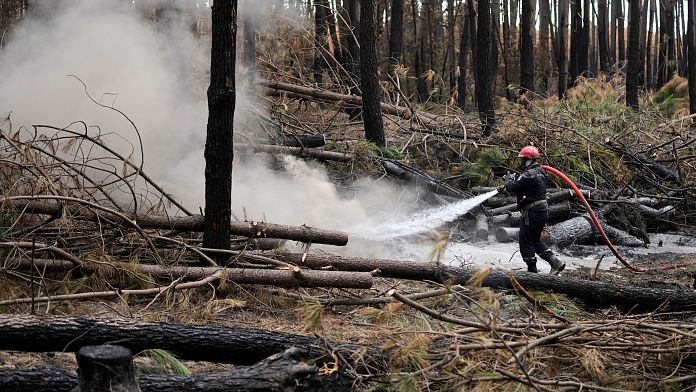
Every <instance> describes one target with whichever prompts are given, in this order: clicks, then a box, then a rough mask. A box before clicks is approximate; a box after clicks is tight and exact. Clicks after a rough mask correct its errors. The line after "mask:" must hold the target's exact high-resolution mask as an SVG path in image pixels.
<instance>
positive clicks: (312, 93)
mask: <svg viewBox="0 0 696 392" xmlns="http://www.w3.org/2000/svg"><path fill="white" fill-rule="evenodd" d="M259 84H260V85H261V86H264V87H266V88H269V89H271V90H275V91H288V92H292V93H296V94H300V95H302V96H304V97H311V98H315V99H319V100H322V101H327V102H330V103H334V104H335V103H337V102H344V103H347V104H351V105H355V106H362V97H361V96H359V95H347V94H339V93H335V92H332V91H328V90H324V89H320V88H316V87H305V86H298V85H295V84H290V83H283V82H277V81H274V80H260V81H259ZM380 106H381V109H382V111H383V112H384V113H387V114H391V115H395V116H399V117H401V118H404V119H406V120H410V119H414V120H420V122H421V123H423V125H424V126H426V127H432V126H434V125H435V124H431V123H433V122H435V123H438V122H439V120H440V119H439V118H438V116H436V115H433V114H429V113H424V112H418V111H412V110H411V109H409V108H407V107H403V106H396V105H392V104H388V103H384V102H381V103H380Z"/></svg>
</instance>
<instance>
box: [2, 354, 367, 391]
mask: <svg viewBox="0 0 696 392" xmlns="http://www.w3.org/2000/svg"><path fill="white" fill-rule="evenodd" d="M296 351H297V350H296V349H289V350H286V351H285V352H283V353H281V354H279V355H274V356H272V357H270V358H267V359H265V360H263V361H261V362H259V363H257V364H254V365H251V366H239V367H235V368H234V369H232V370H230V371H227V372H220V373H207V374H194V375H190V376H174V375H144V376H140V377H138V379H137V381H138V384H139V386H140V391H142V392H159V391H172V392H177V391H180V392H216V391H220V392H223V391H239V392H261V391H296V390H298V388H299V389H301V390H303V391H327V390H330V391H350V390H352V385H353V383H354V380H353V379H352V378H350V377H348V376H347V375H346V374H345V372H343V371H339V372H336V373H334V374H332V375H317V374H316V373H317V368H316V366H309V365H307V364H305V363H303V362H302V361H301V358H298V357H297V355H296V353H295V352H296ZM77 385H78V378H77V377H76V376H75V375H73V374H72V373H69V372H66V371H64V370H60V369H53V368H41V369H17V370H14V369H13V370H10V369H5V370H3V371H2V372H0V390H3V391H5V390H6V391H13V392H71V391H72V389H73V388H74V387H75V386H77Z"/></svg>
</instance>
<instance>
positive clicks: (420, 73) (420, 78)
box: [412, 0, 428, 102]
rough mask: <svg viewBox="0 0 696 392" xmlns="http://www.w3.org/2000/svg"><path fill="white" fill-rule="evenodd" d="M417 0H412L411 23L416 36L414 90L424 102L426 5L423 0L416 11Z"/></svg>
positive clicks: (420, 100) (425, 95) (419, 99)
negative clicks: (421, 7) (421, 6)
mask: <svg viewBox="0 0 696 392" xmlns="http://www.w3.org/2000/svg"><path fill="white" fill-rule="evenodd" d="M417 3H418V1H417V0H413V2H412V4H413V23H414V26H415V27H414V30H413V32H414V34H415V37H416V55H415V67H414V68H415V72H416V92H417V93H418V102H425V101H426V100H427V99H428V85H427V83H426V80H425V67H426V66H427V64H426V60H425V59H426V55H425V45H426V38H425V32H426V29H425V24H426V20H425V14H424V13H425V7H426V6H427V0H424V4H423V10H421V11H418V5H417Z"/></svg>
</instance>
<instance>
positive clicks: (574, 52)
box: [568, 0, 582, 85]
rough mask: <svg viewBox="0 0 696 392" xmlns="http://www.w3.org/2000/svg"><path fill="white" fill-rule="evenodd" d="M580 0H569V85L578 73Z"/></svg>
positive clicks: (580, 25) (580, 20) (580, 29)
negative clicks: (570, 16)
mask: <svg viewBox="0 0 696 392" xmlns="http://www.w3.org/2000/svg"><path fill="white" fill-rule="evenodd" d="M581 1H582V0H571V6H570V8H571V15H572V19H571V20H570V64H569V67H568V74H569V78H570V80H569V81H568V82H569V83H570V84H571V85H572V84H573V83H575V78H577V77H578V75H579V74H580V67H579V64H578V54H580V34H581V32H582V7H581V5H582V2H581Z"/></svg>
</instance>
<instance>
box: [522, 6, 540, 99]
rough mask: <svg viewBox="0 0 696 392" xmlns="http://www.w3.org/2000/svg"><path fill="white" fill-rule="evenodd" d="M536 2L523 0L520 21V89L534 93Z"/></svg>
mask: <svg viewBox="0 0 696 392" xmlns="http://www.w3.org/2000/svg"><path fill="white" fill-rule="evenodd" d="M534 4H535V0H522V18H521V19H520V87H522V90H523V91H532V92H533V91H534V44H535V42H534V30H535V29H536V27H535V26H534V19H535V18H534V17H535V16H536V12H535V9H534Z"/></svg>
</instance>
